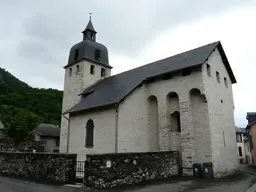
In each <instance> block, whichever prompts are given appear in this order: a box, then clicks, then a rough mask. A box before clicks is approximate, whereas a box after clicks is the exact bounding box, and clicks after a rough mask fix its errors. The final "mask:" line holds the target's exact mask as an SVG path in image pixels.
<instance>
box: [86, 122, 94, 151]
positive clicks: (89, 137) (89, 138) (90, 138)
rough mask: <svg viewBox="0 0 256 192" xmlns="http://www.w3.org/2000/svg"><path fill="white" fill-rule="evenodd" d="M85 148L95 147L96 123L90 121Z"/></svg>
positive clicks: (87, 126)
mask: <svg viewBox="0 0 256 192" xmlns="http://www.w3.org/2000/svg"><path fill="white" fill-rule="evenodd" d="M85 128H86V136H85V147H93V140H94V123H93V120H91V119H89V120H88V121H87V123H86V127H85Z"/></svg>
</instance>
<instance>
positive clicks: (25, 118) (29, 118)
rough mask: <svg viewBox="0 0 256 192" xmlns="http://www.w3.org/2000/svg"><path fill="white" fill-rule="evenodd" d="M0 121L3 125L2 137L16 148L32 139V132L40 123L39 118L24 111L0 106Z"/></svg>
mask: <svg viewBox="0 0 256 192" xmlns="http://www.w3.org/2000/svg"><path fill="white" fill-rule="evenodd" d="M0 121H1V122H2V124H3V125H4V129H3V135H4V136H5V137H7V138H9V139H11V140H12V141H13V143H14V144H15V145H16V146H18V145H19V144H23V143H28V142H30V141H32V140H33V139H34V135H35V134H34V130H35V128H36V127H37V126H38V125H39V124H40V123H41V118H40V117H39V116H37V115H36V114H34V113H32V112H30V111H27V110H25V109H20V108H16V107H13V106H1V107H0Z"/></svg>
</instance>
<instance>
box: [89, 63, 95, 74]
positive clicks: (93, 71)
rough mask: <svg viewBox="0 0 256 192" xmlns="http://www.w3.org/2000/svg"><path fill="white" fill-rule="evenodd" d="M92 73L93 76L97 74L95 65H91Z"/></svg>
mask: <svg viewBox="0 0 256 192" xmlns="http://www.w3.org/2000/svg"><path fill="white" fill-rule="evenodd" d="M90 73H91V74H92V75H94V73H95V66H94V65H91V68H90Z"/></svg>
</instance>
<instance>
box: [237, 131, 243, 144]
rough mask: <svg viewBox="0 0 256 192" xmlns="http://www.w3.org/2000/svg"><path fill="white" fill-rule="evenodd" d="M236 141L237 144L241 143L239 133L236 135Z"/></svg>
mask: <svg viewBox="0 0 256 192" xmlns="http://www.w3.org/2000/svg"><path fill="white" fill-rule="evenodd" d="M236 141H237V142H238V143H241V142H242V137H241V135H240V134H239V133H237V134H236Z"/></svg>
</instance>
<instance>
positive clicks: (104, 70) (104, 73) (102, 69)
mask: <svg viewBox="0 0 256 192" xmlns="http://www.w3.org/2000/svg"><path fill="white" fill-rule="evenodd" d="M105 76H106V69H104V68H101V77H105Z"/></svg>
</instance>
